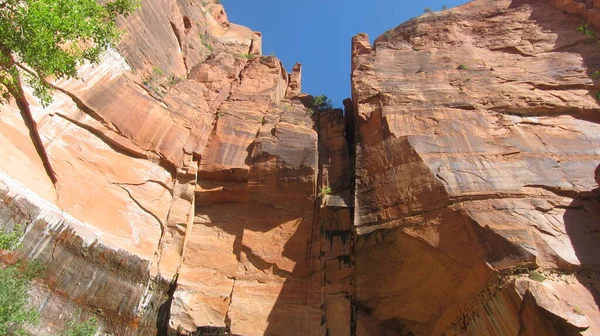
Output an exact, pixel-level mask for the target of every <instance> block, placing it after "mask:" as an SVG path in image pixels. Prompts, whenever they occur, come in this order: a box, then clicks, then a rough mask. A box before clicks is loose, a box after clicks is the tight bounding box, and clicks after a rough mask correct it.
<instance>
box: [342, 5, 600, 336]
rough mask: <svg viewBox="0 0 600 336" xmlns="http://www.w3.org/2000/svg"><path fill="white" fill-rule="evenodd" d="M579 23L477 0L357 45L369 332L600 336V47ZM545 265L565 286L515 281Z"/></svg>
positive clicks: (362, 272) (539, 8)
mask: <svg viewBox="0 0 600 336" xmlns="http://www.w3.org/2000/svg"><path fill="white" fill-rule="evenodd" d="M580 23H581V22H580V19H579V18H576V17H574V16H571V15H569V14H565V13H563V12H561V11H560V10H557V9H555V8H553V7H552V6H549V5H548V3H547V2H545V1H523V2H519V1H513V2H511V1H494V2H489V1H474V2H471V3H469V4H467V5H465V6H462V7H459V8H456V9H452V10H449V11H444V12H441V13H432V14H426V15H424V16H422V17H420V18H417V19H413V20H411V21H409V22H407V23H405V24H403V25H401V26H399V27H397V28H395V29H392V30H390V31H389V32H387V33H386V34H384V35H382V36H381V37H379V38H378V39H377V40H376V42H375V45H374V46H371V45H370V44H369V43H368V38H367V37H366V36H364V35H358V36H357V37H355V39H354V41H353V66H352V67H353V74H352V82H353V99H354V104H355V116H356V119H357V124H358V126H357V136H358V141H359V145H358V147H357V163H356V174H357V185H356V205H357V208H356V212H355V215H356V219H355V228H356V230H357V232H358V234H359V237H358V238H357V241H356V243H355V244H356V247H355V258H356V265H355V272H356V289H355V291H356V292H355V293H356V299H357V300H358V301H360V302H361V304H363V305H364V307H365V308H364V311H362V312H359V315H358V316H357V323H358V324H357V334H360V335H371V334H378V332H379V331H376V330H377V329H376V328H375V326H376V325H378V328H380V329H381V330H382V331H380V332H401V333H402V332H408V331H410V332H413V333H415V334H418V335H430V334H431V335H440V334H442V333H446V334H459V335H462V334H472V335H483V334H485V335H515V334H516V333H517V332H519V330H521V332H524V333H525V334H531V335H534V334H535V335H542V334H548V335H553V334H555V331H553V330H554V329H555V330H569V332H571V331H572V332H575V331H576V332H577V334H579V333H580V332H582V333H583V334H589V335H593V334H596V333H598V332H599V330H600V325H598V324H597V322H596V321H599V320H600V315H599V312H598V303H597V302H598V301H597V300H598V294H597V293H598V288H599V287H598V286H599V283H598V273H597V269H598V266H600V259H599V258H598V256H599V255H600V244H599V241H598V238H599V237H598V236H597V235H596V234H595V233H594V232H596V231H597V230H598V229H599V223H600V220H599V219H600V212H599V205H598V201H597V200H596V199H595V198H594V196H592V195H593V194H592V193H590V191H591V190H592V189H593V188H595V187H596V186H595V184H594V183H593V182H594V180H593V175H594V169H595V168H596V166H597V165H598V162H599V161H600V149H599V148H598V146H597V145H598V144H599V143H600V138H599V135H600V126H599V125H598V121H599V120H600V117H599V116H600V114H599V112H600V111H599V110H598V102H597V101H596V99H595V98H594V94H595V92H596V91H597V90H598V87H597V83H596V81H597V80H596V79H594V78H592V77H593V76H591V75H592V73H593V72H594V71H595V69H597V68H598V67H599V66H600V64H599V63H598V62H597V60H598V56H599V55H600V48H598V46H597V43H593V42H594V41H592V40H591V39H590V38H589V37H588V36H585V35H583V34H581V33H578V32H577V27H578V26H579V25H580ZM534 269H538V271H540V272H542V273H544V274H550V273H551V272H557V273H558V274H559V275H558V276H557V277H550V276H548V277H547V279H546V280H545V281H543V282H542V283H538V282H536V281H534V280H531V279H528V278H526V277H524V278H523V277H522V276H521V277H519V276H516V275H512V274H513V272H515V271H516V272H517V273H518V272H525V273H527V272H533V270H534ZM568 274H572V275H568ZM588 276H589V277H590V278H589V279H588ZM498 277H500V279H501V280H500V283H498ZM513 277H517V280H511V279H513ZM566 278H568V279H569V280H565V281H567V283H566V284H565V283H563V282H562V281H563V279H566ZM594 296H595V299H594ZM584 307H585V308H584ZM584 309H585V310H586V312H585V313H584V312H582V310H584ZM574 311H578V312H579V313H580V314H581V315H579V313H574ZM575 315H577V316H575ZM361 320H362V321H361ZM373 320H375V322H374V321H373ZM532 320H536V321H539V322H535V323H534V322H531V323H529V322H528V321H532ZM367 326H368V327H367ZM449 331H453V332H452V333H449ZM559 334H561V333H560V332H559ZM562 334H564V333H562Z"/></svg>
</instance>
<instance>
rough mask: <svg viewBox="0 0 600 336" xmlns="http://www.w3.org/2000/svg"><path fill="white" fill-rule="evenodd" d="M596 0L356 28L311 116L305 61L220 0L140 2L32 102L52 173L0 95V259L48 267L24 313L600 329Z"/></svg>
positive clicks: (119, 328) (125, 326) (498, 329)
mask: <svg viewBox="0 0 600 336" xmlns="http://www.w3.org/2000/svg"><path fill="white" fill-rule="evenodd" d="M563 11H564V12H563ZM596 11H597V8H595V7H594V5H593V4H589V5H588V4H587V3H586V4H584V3H582V2H578V1H553V2H546V1H512V2H511V1H493V2H490V1H474V2H472V3H469V4H467V5H464V6H462V7H459V8H457V9H452V10H449V11H444V12H441V13H433V14H428V15H424V16H422V17H420V18H417V19H414V20H411V21H409V22H407V23H405V24H403V25H401V26H399V27H397V28H395V29H393V30H391V31H389V32H388V33H386V34H384V35H382V36H381V37H379V38H378V39H377V40H376V42H375V44H374V45H373V46H372V45H371V44H370V43H369V39H368V37H367V36H365V35H358V36H356V37H355V38H354V40H353V43H352V57H353V64H352V85H353V92H352V100H347V101H346V102H345V108H346V110H345V111H342V110H331V111H324V112H322V113H318V114H314V115H313V114H312V111H310V109H308V108H306V107H305V104H307V105H310V104H309V103H308V102H309V101H310V97H307V96H306V95H304V94H302V93H301V65H299V64H297V65H296V66H294V68H293V70H292V73H287V72H286V71H285V69H284V68H283V66H282V64H281V62H280V61H279V60H278V59H277V58H275V57H271V56H268V57H263V56H261V55H260V53H261V35H260V33H257V32H253V31H251V30H250V29H248V28H245V27H241V26H237V25H235V24H233V23H230V22H229V21H228V19H227V15H226V13H225V11H224V9H223V7H222V6H221V5H219V4H216V3H212V2H189V1H179V0H172V1H166V2H165V1H158V0H147V1H144V2H143V4H142V8H141V9H140V10H139V11H138V12H136V13H135V15H132V16H130V17H128V18H127V20H126V21H123V22H121V25H122V27H123V28H124V29H125V30H126V32H127V33H126V34H125V36H124V39H123V40H122V42H121V43H120V44H119V46H118V48H117V49H116V50H111V51H110V52H108V53H107V54H106V55H105V57H104V59H103V61H102V63H101V64H100V65H99V66H96V67H89V66H83V67H82V69H81V75H82V78H81V80H70V81H62V82H58V83H55V85H56V86H57V93H56V94H55V100H54V103H53V104H52V105H51V106H50V107H48V108H45V109H42V108H41V107H39V106H35V104H34V106H32V110H33V113H34V116H35V118H36V120H37V122H38V124H39V128H40V134H41V135H42V139H43V141H44V144H45V146H46V150H47V152H48V154H49V158H50V162H51V164H52V167H53V168H54V170H55V171H56V173H57V177H58V181H59V182H58V184H57V185H56V186H53V185H52V183H51V181H50V180H49V179H48V178H47V176H46V174H45V171H44V167H43V165H42V163H41V161H40V160H39V158H38V157H37V154H36V151H35V148H34V147H33V145H32V144H31V140H30V139H29V136H28V134H27V128H26V127H25V125H24V124H23V122H22V120H21V119H20V115H19V112H18V110H17V107H16V106H12V105H2V106H0V111H1V114H0V141H2V144H3V146H1V148H0V154H1V155H2V157H3V159H2V160H0V198H1V199H2V202H1V203H0V223H2V226H3V227H5V228H10V227H12V226H14V225H15V224H18V223H22V224H25V226H26V235H25V239H24V248H23V249H21V250H19V251H17V252H15V253H13V254H8V255H3V261H5V262H14V261H15V260H17V259H29V260H38V261H40V262H41V263H42V264H44V265H46V269H45V271H44V273H43V275H42V276H41V277H40V278H39V279H37V280H36V282H35V284H34V288H33V289H32V293H31V300H32V303H33V304H34V305H35V306H36V307H38V308H39V310H40V311H41V313H42V317H43V320H44V323H41V324H40V326H39V327H36V329H35V330H32V332H33V333H34V334H49V333H51V332H56V331H58V330H60V329H61V327H62V325H63V324H64V322H65V321H68V320H69V318H70V316H71V315H72V313H73V312H75V311H76V310H77V309H83V314H84V315H85V316H92V315H94V316H97V317H98V318H99V320H100V322H101V325H102V327H101V331H102V332H104V333H108V334H111V333H112V334H117V335H177V334H180V335H194V334H202V335H206V334H216V335H220V334H228V333H230V334H235V335H288V334H290V335H292V334H293V335H296V334H298V335H410V334H413V335H442V334H445V335H517V334H523V335H579V334H583V335H593V334H596V333H599V332H600V325H599V324H598V323H599V322H598V321H600V313H599V309H598V305H599V302H600V294H599V293H600V283H599V281H600V280H599V274H598V269H599V266H600V242H599V239H600V237H599V236H598V232H600V227H599V226H600V204H599V203H598V202H599V201H598V199H599V198H598V197H599V196H598V189H597V183H598V168H596V167H597V166H598V163H599V162H600V149H598V148H597V147H598V144H599V143H600V126H598V122H599V121H600V117H599V116H600V114H599V113H600V111H599V110H598V102H597V101H596V98H595V96H596V92H597V91H598V89H599V87H598V86H597V84H598V83H597V81H598V79H597V78H595V77H596V76H594V75H593V74H594V72H595V71H597V70H600V61H598V60H600V57H599V56H600V47H598V44H597V43H595V42H594V41H592V40H591V39H590V38H589V37H587V36H585V35H583V34H581V33H578V32H577V27H578V26H579V25H580V23H581V18H580V17H585V18H586V19H587V20H589V21H591V22H592V24H596V23H600V20H596V14H595V13H596ZM578 16H579V17H578ZM31 101H32V102H33V99H31ZM595 182H596V183H595ZM594 188H596V189H594ZM329 191H330V192H329ZM541 280H543V281H541ZM56 316H59V318H56Z"/></svg>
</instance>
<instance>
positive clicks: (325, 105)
mask: <svg viewBox="0 0 600 336" xmlns="http://www.w3.org/2000/svg"><path fill="white" fill-rule="evenodd" d="M310 109H311V110H312V111H313V113H319V112H323V111H325V110H331V109H333V103H332V101H331V99H329V98H328V97H327V96H324V95H321V96H316V97H314V98H313V100H312V102H311V103H310Z"/></svg>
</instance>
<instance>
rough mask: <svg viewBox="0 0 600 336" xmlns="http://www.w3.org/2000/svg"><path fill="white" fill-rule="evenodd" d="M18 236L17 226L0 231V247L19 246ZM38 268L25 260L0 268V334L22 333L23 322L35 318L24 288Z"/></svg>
mask: <svg viewBox="0 0 600 336" xmlns="http://www.w3.org/2000/svg"><path fill="white" fill-rule="evenodd" d="M22 236H23V234H22V233H21V230H20V228H19V227H18V226H17V227H15V229H14V230H13V231H12V232H9V233H0V248H1V249H3V250H13V249H16V248H19V247H20V245H21V244H20V240H21V237H22ZM38 272H39V268H38V267H36V266H33V267H30V266H29V265H28V264H25V263H20V264H17V265H15V266H8V267H6V268H0V335H26V333H25V330H24V329H23V326H24V325H26V324H29V323H35V322H37V320H38V313H37V311H35V310H33V309H29V308H28V307H27V300H28V298H27V290H28V289H29V283H30V281H31V279H32V278H33V276H34V275H36V274H37V273H38Z"/></svg>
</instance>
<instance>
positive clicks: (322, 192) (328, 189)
mask: <svg viewBox="0 0 600 336" xmlns="http://www.w3.org/2000/svg"><path fill="white" fill-rule="evenodd" d="M327 195H331V187H330V186H324V187H321V189H320V190H319V196H320V197H325V196H327Z"/></svg>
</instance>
